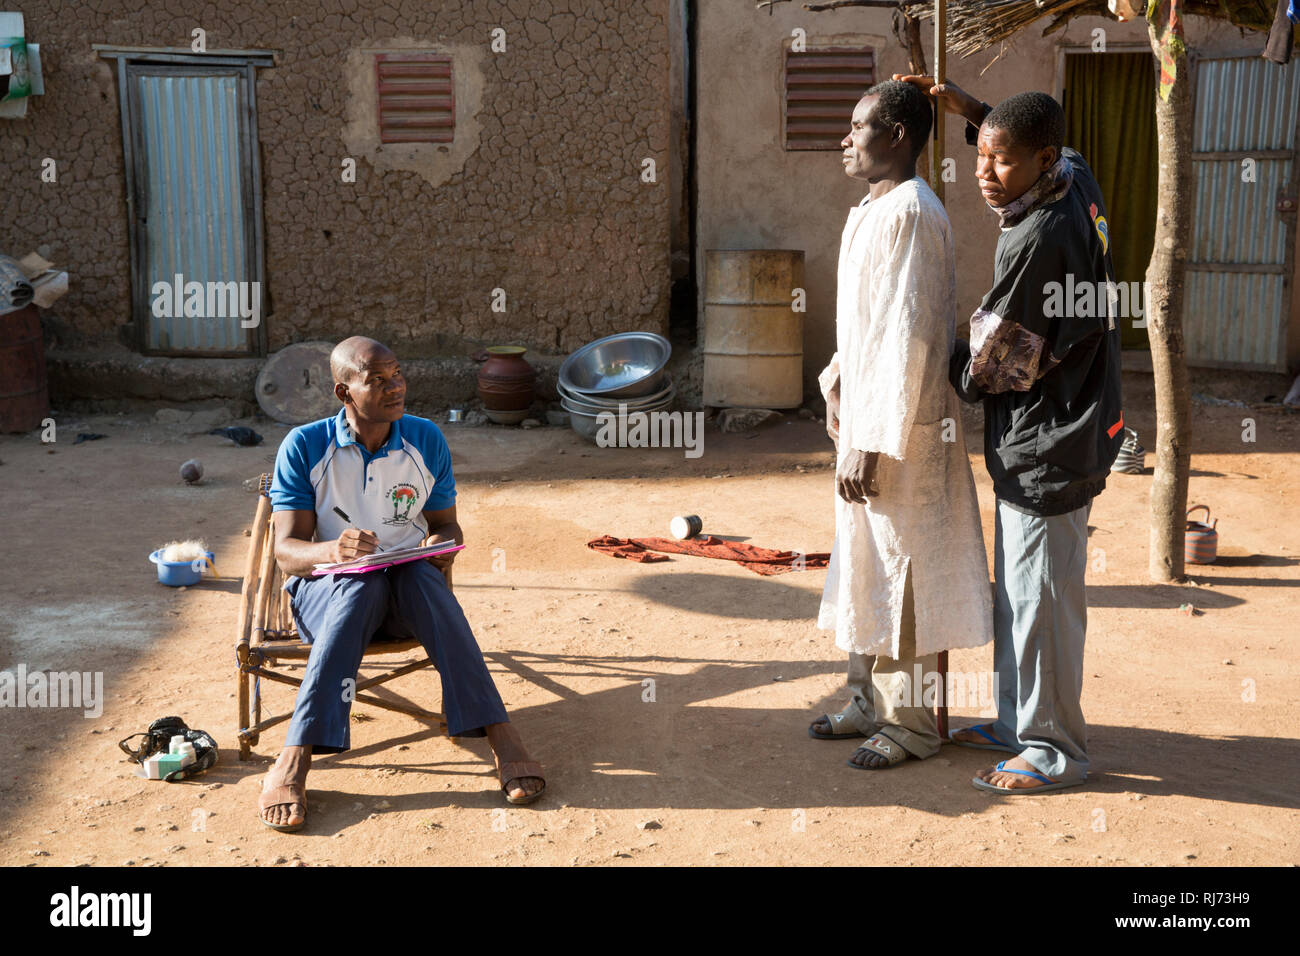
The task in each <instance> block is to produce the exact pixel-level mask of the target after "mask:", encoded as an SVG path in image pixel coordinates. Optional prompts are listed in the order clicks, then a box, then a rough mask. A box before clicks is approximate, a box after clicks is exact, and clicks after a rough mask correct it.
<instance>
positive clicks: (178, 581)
mask: <svg viewBox="0 0 1300 956" xmlns="http://www.w3.org/2000/svg"><path fill="white" fill-rule="evenodd" d="M203 553H204V554H205V555H207V558H208V560H209V561H212V560H214V559H215V558H216V555H215V554H213V553H212V552H211V551H204V552H203ZM149 560H150V561H152V562H153V563H154V564H156V565H158V580H159V581H160V582H161V583H163V584H165V585H167V586H168V587H171V588H184V587H189V586H190V585H191V584H198V583H199V581H200V580H202V578H203V568H205V567H206V566H207V565H205V564H204V563H203V562H202V561H201V560H199V559H198V558H195V559H194V560H193V561H164V560H163V559H162V548H159V549H158V550H157V551H155V552H153V554H151V555H149Z"/></svg>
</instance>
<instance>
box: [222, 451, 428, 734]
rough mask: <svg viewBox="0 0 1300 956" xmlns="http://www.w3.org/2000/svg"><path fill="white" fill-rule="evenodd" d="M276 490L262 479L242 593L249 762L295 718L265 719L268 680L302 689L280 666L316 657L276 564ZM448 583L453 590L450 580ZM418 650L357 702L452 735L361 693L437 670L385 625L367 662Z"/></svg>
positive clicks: (243, 716) (415, 644)
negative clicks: (271, 731) (274, 730)
mask: <svg viewBox="0 0 1300 956" xmlns="http://www.w3.org/2000/svg"><path fill="white" fill-rule="evenodd" d="M270 488H271V476H270V475H269V474H265V475H262V476H261V477H260V478H259V479H258V491H259V494H258V496H257V512H256V513H255V515H254V517H253V526H252V528H250V529H249V544H248V561H247V563H246V564H245V565H244V582H243V587H242V588H241V589H240V592H239V621H238V628H237V630H238V634H237V637H236V640H235V657H236V658H237V659H238V661H239V674H238V682H239V687H238V695H237V696H238V698H239V724H238V727H239V759H240V760H247V759H248V755H249V753H250V752H251V750H252V748H253V747H255V746H256V745H257V741H258V738H259V736H260V735H261V732H262V731H263V730H266V729H267V728H268V727H274V726H275V725H276V724H279V723H283V722H284V721H286V720H288V719H289V718H290V717H292V716H293V713H292V711H290V712H289V713H284V714H277V715H275V716H272V717H267V718H265V719H263V717H262V695H261V680H262V678H265V679H266V680H269V681H275V682H277V683H281V684H288V685H290V686H291V687H301V686H302V678H301V677H293V676H291V675H289V674H285V673H283V672H281V671H278V670H276V669H275V667H276V665H277V663H278V662H279V661H281V660H302V661H305V660H306V659H307V658H308V656H310V654H311V645H310V644H308V643H306V642H305V641H303V640H302V639H301V638H300V637H299V635H298V626H297V623H296V622H295V621H294V619H293V613H292V611H291V610H290V608H289V592H288V591H285V590H284V587H283V586H284V579H285V576H284V573H283V572H282V571H281V570H280V566H279V565H278V564H277V563H276V560H275V543H274V542H275V532H274V530H273V528H272V524H271V499H270V496H269V494H268V492H269V491H270ZM447 584H448V586H450V585H451V579H450V575H448V581H447ZM413 648H419V649H420V652H421V655H422V656H421V657H420V658H417V659H414V660H408V661H406V662H404V663H402V662H396V663H395V665H394V666H393V668H392V669H391V670H388V671H385V672H384V673H382V674H379V675H377V676H375V677H368V678H366V679H365V680H358V681H357V686H356V691H357V693H356V696H355V698H354V700H355V702H356V703H363V704H370V705H371V706H374V707H382V708H384V709H385V710H392V711H396V712H398V713H400V714H407V715H409V716H411V717H414V718H416V719H417V720H423V721H428V722H430V723H436V724H437V725H438V728H439V730H440V731H441V732H442V733H446V732H447V724H446V721H445V720H444V719H443V715H442V714H440V713H437V712H435V711H431V710H424V709H422V708H419V707H414V706H411V705H409V704H404V703H400V702H398V701H390V700H383V699H382V698H379V697H375V696H373V695H371V694H363V693H361V692H362V691H363V690H366V689H368V688H371V687H376V686H378V685H380V684H386V683H388V682H389V681H391V680H395V679H396V678H398V677H402V676H404V675H406V674H410V673H414V672H415V671H418V670H423V669H424V668H426V667H431V666H433V661H432V660H430V659H429V657H428V656H427V654H424V648H423V647H422V646H421V644H420V642H419V641H418V640H416V639H415V638H414V637H413V636H411V635H409V634H406V635H403V634H399V633H396V629H395V628H393V627H392V626H391V624H390V622H388V621H385V623H384V625H382V626H381V627H380V629H379V631H378V632H377V633H376V634H375V636H374V637H373V638H372V639H371V641H370V644H369V646H367V647H366V650H365V654H364V656H365V657H376V656H379V655H388V654H400V653H403V652H405V651H409V650H411V649H413ZM250 717H251V719H250Z"/></svg>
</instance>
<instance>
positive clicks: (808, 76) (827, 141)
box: [785, 47, 876, 149]
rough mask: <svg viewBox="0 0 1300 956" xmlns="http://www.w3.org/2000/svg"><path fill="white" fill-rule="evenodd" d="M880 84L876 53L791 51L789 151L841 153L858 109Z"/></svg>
mask: <svg viewBox="0 0 1300 956" xmlns="http://www.w3.org/2000/svg"><path fill="white" fill-rule="evenodd" d="M875 82H876V60H875V56H874V54H873V53H872V51H871V50H870V49H863V48H861V47H859V48H856V49H819V50H817V49H814V50H805V51H804V52H802V53H795V52H793V51H791V50H789V49H787V50H786V51H785V148H786V149H839V148H840V140H842V139H843V138H844V137H845V135H846V134H847V133H848V131H849V119H850V117H852V115H853V107H854V106H855V105H856V104H857V102H858V100H860V99H862V94H863V93H865V92H867V89H868V88H869V87H870V86H871V85H872V84H874V83H875Z"/></svg>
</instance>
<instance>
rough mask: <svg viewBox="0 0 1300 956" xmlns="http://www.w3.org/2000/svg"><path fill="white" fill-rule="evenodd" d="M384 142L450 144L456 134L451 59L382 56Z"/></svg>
mask: <svg viewBox="0 0 1300 956" xmlns="http://www.w3.org/2000/svg"><path fill="white" fill-rule="evenodd" d="M375 80H376V90H377V92H378V96H379V141H380V142H381V143H450V142H451V141H452V139H453V138H454V137H455V134H456V97H455V94H454V92H453V90H452V84H451V57H450V56H448V55H447V54H444V53H378V54H376V55H375Z"/></svg>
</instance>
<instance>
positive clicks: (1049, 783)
mask: <svg viewBox="0 0 1300 956" xmlns="http://www.w3.org/2000/svg"><path fill="white" fill-rule="evenodd" d="M1006 764H1007V762H1006V761H1005V760H1002V761H999V763H998V765H997V766H996V767H994V768H993V769H994V770H997V771H999V772H1001V773H1016V774H1019V775H1020V776H1022V777H1033V778H1034V779H1035V780H1041V781H1043V785H1042V786H1041V787H1018V788H1016V789H1014V790H1012V789H1010V788H1009V787H995V786H993V784H991V783H986V782H985V781H983V780H981V779H980V778H979V777H971V778H970V782H971V783H973V784H974V785H975V789H976V790H987V791H988V792H989V793H1001V794H1005V795H1009V796H1014V797H1018V796H1022V795H1024V794H1027V793H1046V792H1048V791H1049V790H1064V789H1066V788H1067V787H1077V786H1079V784H1081V783H1083V780H1074V781H1058V780H1053V779H1052V778H1051V777H1044V776H1043V775H1042V774H1041V773H1034V772H1033V771H1032V770H1008V769H1007V766H1006ZM1084 779H1086V778H1084Z"/></svg>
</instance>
